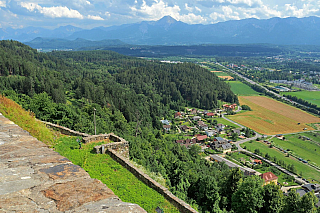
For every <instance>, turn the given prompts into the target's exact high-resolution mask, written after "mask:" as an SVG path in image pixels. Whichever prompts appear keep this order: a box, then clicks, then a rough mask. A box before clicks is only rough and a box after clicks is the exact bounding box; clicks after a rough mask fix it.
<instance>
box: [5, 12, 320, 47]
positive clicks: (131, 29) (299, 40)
mask: <svg viewBox="0 0 320 213" xmlns="http://www.w3.org/2000/svg"><path fill="white" fill-rule="evenodd" d="M319 26H320V18H319V17H314V16H312V17H306V18H294V17H289V18H271V19H253V18H251V19H243V20H232V21H226V22H220V23H216V24H209V25H203V24H186V23H183V22H181V21H177V20H175V19H173V18H172V17H170V16H165V17H163V18H162V19H160V20H158V21H142V22H140V23H134V24H125V25H120V26H111V27H97V28H93V29H90V30H86V29H81V28H77V27H74V26H70V25H68V26H64V27H59V28H57V29H54V30H49V29H44V28H35V27H28V28H22V29H12V28H7V29H3V28H2V29H0V38H1V39H13V40H18V41H21V42H28V41H32V40H33V39H35V38H37V40H38V41H39V37H42V38H46V41H48V39H65V40H68V41H74V40H76V39H86V40H89V41H101V40H115V39H119V40H121V41H122V42H124V43H128V44H135V45H197V44H250V43H269V44H276V45H320V28H319ZM33 43H36V42H34V41H33ZM111 43H112V42H111ZM116 43H117V42H116ZM120 43H121V42H120V41H119V42H118V43H117V45H119V44H120Z"/></svg>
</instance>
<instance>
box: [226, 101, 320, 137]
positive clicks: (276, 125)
mask: <svg viewBox="0 0 320 213" xmlns="http://www.w3.org/2000/svg"><path fill="white" fill-rule="evenodd" d="M239 101H240V104H241V105H248V106H250V108H251V109H252V111H248V112H244V113H239V114H237V115H233V116H230V119H232V120H234V121H235V122H238V123H240V124H242V125H244V126H247V127H249V128H251V129H253V130H255V131H257V132H259V133H261V134H266V135H273V134H280V133H293V132H302V131H304V129H305V128H307V130H313V128H312V127H310V126H308V125H306V124H308V123H319V122H320V118H318V117H315V116H313V115H310V114H308V113H306V112H304V111H302V110H300V109H297V108H295V107H292V106H289V105H286V104H283V103H281V102H278V101H275V100H273V99H271V98H267V97H265V96H240V97H239Z"/></svg>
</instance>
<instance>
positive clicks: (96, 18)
mask: <svg viewBox="0 0 320 213" xmlns="http://www.w3.org/2000/svg"><path fill="white" fill-rule="evenodd" d="M87 18H88V19H92V20H96V21H103V20H104V19H103V18H101V17H100V16H91V15H88V17H87Z"/></svg>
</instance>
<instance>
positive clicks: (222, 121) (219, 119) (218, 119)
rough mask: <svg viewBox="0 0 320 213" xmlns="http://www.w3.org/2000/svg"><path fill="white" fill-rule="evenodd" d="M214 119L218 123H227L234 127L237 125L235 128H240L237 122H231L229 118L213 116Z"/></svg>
mask: <svg viewBox="0 0 320 213" xmlns="http://www.w3.org/2000/svg"><path fill="white" fill-rule="evenodd" d="M212 119H213V120H217V123H218V124H219V123H221V124H224V125H227V126H233V127H235V128H240V127H239V126H238V125H235V124H233V123H231V122H229V121H227V120H225V119H223V118H216V117H215V118H212Z"/></svg>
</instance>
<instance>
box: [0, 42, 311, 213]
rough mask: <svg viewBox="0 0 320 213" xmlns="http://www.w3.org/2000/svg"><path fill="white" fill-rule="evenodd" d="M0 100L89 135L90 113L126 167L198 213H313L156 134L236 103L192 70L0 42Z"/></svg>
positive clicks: (303, 202)
mask: <svg viewBox="0 0 320 213" xmlns="http://www.w3.org/2000/svg"><path fill="white" fill-rule="evenodd" d="M0 92H1V93H2V94H5V95H7V96H9V97H10V98H12V99H14V100H15V101H17V102H18V103H20V104H21V105H22V106H23V107H24V108H26V109H29V110H30V111H32V112H33V113H35V115H36V116H37V117H38V118H40V119H41V120H46V121H50V122H54V123H59V124H60V125H63V126H66V127H69V128H71V129H74V130H78V131H81V132H87V133H90V134H94V125H93V120H94V109H96V111H95V112H96V113H95V114H96V123H97V134H100V133H106V132H114V133H116V134H118V135H119V136H122V137H123V138H125V139H126V140H127V141H129V146H130V159H131V160H133V161H135V162H137V163H139V164H140V165H142V166H144V167H145V168H146V169H147V170H149V171H151V172H155V173H160V174H161V175H162V176H163V177H164V178H165V180H166V187H168V188H169V189H170V191H171V192H172V193H173V194H175V195H176V196H178V197H179V198H181V199H183V200H185V201H186V202H188V203H189V204H191V205H192V206H193V207H195V208H198V210H199V211H200V212H227V211H230V212H235V213H238V212H239V213H240V212H267V213H269V212H270V213H271V212H315V211H314V210H315V207H314V205H315V204H314V201H315V200H317V199H316V198H315V195H314V194H310V193H307V194H306V195H304V196H303V197H302V198H301V199H300V197H299V195H297V194H295V192H294V191H293V190H292V191H291V192H290V193H289V196H288V199H287V198H284V196H282V194H283V193H282V192H281V191H280V189H279V187H278V186H276V185H271V184H268V185H266V186H264V187H262V180H261V179H260V177H259V176H249V177H247V178H244V177H243V174H242V172H241V171H240V170H230V168H229V167H228V166H227V165H226V164H218V163H216V162H213V163H209V162H208V161H207V160H205V159H204V158H202V156H201V154H200V153H201V148H200V146H197V145H194V146H192V147H191V148H190V149H186V148H185V147H182V146H180V145H179V144H177V143H174V138H168V137H165V136H164V135H163V134H162V131H160V130H159V129H160V128H161V123H160V122H159V119H160V118H163V117H165V118H166V116H168V115H169V114H172V113H173V111H172V110H177V109H182V108H183V107H184V106H187V105H188V106H195V107H201V108H209V109H210V108H214V107H216V106H217V105H218V104H220V101H218V100H219V99H221V100H222V101H228V102H237V97H236V96H235V95H234V94H233V93H232V92H231V90H230V88H229V86H228V85H227V84H225V83H224V82H222V81H220V80H218V78H217V77H216V76H215V75H213V74H212V73H210V72H209V71H207V70H205V69H203V68H201V67H199V66H196V65H194V64H188V63H184V64H174V65H173V64H164V63H160V62H149V61H146V60H142V59H137V58H132V57H127V56H122V55H119V54H117V53H114V52H110V51H92V52H54V53H50V54H45V53H37V51H36V50H33V49H31V48H30V47H28V46H25V45H23V44H21V43H18V42H15V41H0ZM170 110H171V112H170V113H168V112H169V111H170ZM32 112H30V113H31V115H32V114H33V113H32ZM97 168H100V167H97ZM99 170H100V172H102V171H101V169H97V172H99ZM101 174H102V173H101ZM98 176H100V175H98ZM101 178H106V177H105V176H103V175H101ZM292 206H297V207H294V210H292ZM296 209H299V211H298V210H297V211H295V210H296ZM282 210H283V211H282Z"/></svg>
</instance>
